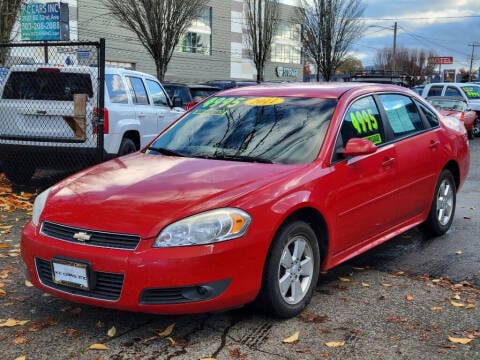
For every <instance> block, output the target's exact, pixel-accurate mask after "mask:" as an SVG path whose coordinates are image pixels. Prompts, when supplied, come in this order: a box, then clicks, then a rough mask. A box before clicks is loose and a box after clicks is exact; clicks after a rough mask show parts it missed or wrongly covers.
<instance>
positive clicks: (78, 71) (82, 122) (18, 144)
mask: <svg viewBox="0 0 480 360" xmlns="http://www.w3.org/2000/svg"><path fill="white" fill-rule="evenodd" d="M97 78H98V68H96V67H88V66H61V67H56V66H52V65H16V66H14V67H12V68H11V69H10V71H9V73H8V77H7V79H6V80H5V82H4V84H3V87H2V89H1V99H0V162H1V164H2V168H3V171H4V173H5V175H6V176H7V178H9V179H10V180H11V181H12V182H14V183H25V182H28V181H29V180H30V178H31V176H32V175H33V173H34V171H35V170H36V169H38V168H50V169H60V170H70V169H81V168H82V167H85V166H88V165H91V164H94V163H95V162H96V161H97V160H98V151H97V149H98V148H97V146H99V145H101V141H100V140H103V149H104V151H103V155H104V156H103V157H104V158H106V159H108V158H112V157H115V156H120V155H124V154H127V153H130V152H133V151H136V150H138V149H140V148H141V147H143V146H145V145H146V144H147V143H148V142H149V141H150V140H152V139H153V138H154V137H155V136H156V135H157V134H158V133H159V132H160V131H161V130H163V129H164V128H165V127H167V126H168V125H169V124H170V123H171V122H172V121H173V120H175V119H176V118H178V117H179V116H180V115H182V113H183V112H184V110H183V109H182V108H181V107H175V106H174V104H172V101H171V100H170V98H169V97H168V95H167V93H166V92H165V90H164V89H163V87H162V85H161V84H160V82H159V81H158V80H157V78H155V77H154V76H151V75H149V74H145V73H141V72H138V71H132V70H127V69H122V68H106V69H105V97H104V99H105V104H104V137H103V139H99V138H98V136H97V132H98V128H97V125H98V124H97V123H98V122H97V115H98V108H97V106H98V95H97V90H98V86H97Z"/></svg>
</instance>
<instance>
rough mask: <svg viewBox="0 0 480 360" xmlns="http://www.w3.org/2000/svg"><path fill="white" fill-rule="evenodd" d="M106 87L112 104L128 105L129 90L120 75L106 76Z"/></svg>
mask: <svg viewBox="0 0 480 360" xmlns="http://www.w3.org/2000/svg"><path fill="white" fill-rule="evenodd" d="M105 85H106V87H107V92H108V96H109V97H110V102H112V103H117V104H128V93H127V88H126V87H125V84H124V83H123V80H122V77H121V76H120V75H117V74H113V75H105Z"/></svg>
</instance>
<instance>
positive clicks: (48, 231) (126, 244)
mask: <svg viewBox="0 0 480 360" xmlns="http://www.w3.org/2000/svg"><path fill="white" fill-rule="evenodd" d="M40 232H41V233H42V234H43V235H46V236H48V237H52V238H55V239H58V240H63V241H68V242H72V243H77V244H82V245H90V246H98V247H105V248H112V249H124V250H135V248H136V247H137V245H138V243H139V242H140V237H139V236H137V235H129V234H116V233H107V232H101V231H91V230H86V229H79V228H74V227H70V226H66V225H59V224H55V223H51V222H48V221H44V222H43V223H42V229H41V230H40ZM78 233H85V234H88V235H90V239H89V240H88V241H80V240H77V239H76V238H74V235H75V234H78Z"/></svg>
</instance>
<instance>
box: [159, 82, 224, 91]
mask: <svg viewBox="0 0 480 360" xmlns="http://www.w3.org/2000/svg"><path fill="white" fill-rule="evenodd" d="M162 85H163V86H164V87H167V86H172V87H173V86H176V87H188V88H195V89H208V90H221V88H219V87H218V86H212V85H205V84H195V83H176V82H163V83H162Z"/></svg>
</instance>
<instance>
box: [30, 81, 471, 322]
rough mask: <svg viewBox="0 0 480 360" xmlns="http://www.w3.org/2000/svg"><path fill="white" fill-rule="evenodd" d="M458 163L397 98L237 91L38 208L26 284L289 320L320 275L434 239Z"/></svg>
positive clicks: (435, 128)
mask: <svg viewBox="0 0 480 360" xmlns="http://www.w3.org/2000/svg"><path fill="white" fill-rule="evenodd" d="M469 159H470V157H469V149H468V139H467V134H466V131H465V127H464V126H463V125H461V124H460V123H459V122H458V121H456V120H455V121H448V118H447V117H443V116H442V115H441V114H440V113H438V112H437V111H436V110H435V109H434V108H433V107H432V106H431V105H430V104H428V103H427V102H426V101H424V100H423V99H421V98H420V97H419V96H418V95H416V94H414V93H413V92H412V91H410V90H408V89H405V88H401V87H398V86H393V85H379V84H361V83H347V82H345V83H325V84H321V83H315V84H306V83H304V84H300V83H296V84H280V85H268V86H262V85H259V86H251V87H241V88H234V89H230V90H225V91H222V92H219V93H217V94H215V95H213V96H211V97H210V98H208V99H206V100H205V101H203V102H202V103H200V104H198V105H197V106H196V107H195V108H194V109H192V110H190V111H189V112H187V113H186V114H185V115H184V116H183V117H182V118H180V119H179V120H178V121H176V122H175V125H174V126H171V127H169V128H168V129H166V130H165V131H164V132H162V133H161V134H160V135H159V137H157V138H156V139H155V140H154V141H153V142H152V143H151V144H149V146H148V148H145V149H143V150H142V151H140V152H136V153H134V154H129V155H127V156H123V157H121V158H118V159H114V160H111V161H109V162H106V163H103V164H100V165H97V166H95V167H92V168H89V169H87V170H84V171H82V172H80V173H77V174H75V175H74V176H72V177H71V178H69V179H66V180H64V181H62V182H60V183H58V184H56V185H54V186H53V187H51V188H49V189H47V190H46V191H45V192H43V193H41V194H39V195H38V196H37V197H36V200H35V204H34V206H33V215H32V220H31V221H30V222H29V223H28V224H27V225H26V226H25V227H24V229H23V232H22V241H21V253H22V257H23V260H24V262H25V264H26V267H27V269H28V276H29V278H30V281H31V282H32V284H34V285H35V286H36V287H38V288H40V289H41V290H43V291H45V292H48V293H51V294H54V295H56V296H59V297H62V298H65V299H68V300H71V301H75V302H79V303H85V304H90V305H94V306H102V307H109V308H116V309H122V310H130V311H140V312H152V313H159V314H179V313H198V312H210V311H214V310H219V309H229V308H234V307H237V306H240V305H242V304H246V303H249V302H252V301H256V303H257V305H258V306H259V307H260V308H263V309H265V310H266V311H268V312H270V313H272V314H274V315H276V316H280V317H291V316H295V315H297V314H299V313H300V312H301V311H303V309H304V308H305V307H306V306H307V305H308V303H309V302H310V299H311V298H312V294H313V292H314V290H315V287H316V286H317V280H318V276H319V273H320V271H326V270H328V269H331V268H333V267H335V266H336V265H338V264H340V263H342V262H344V261H347V260H348V259H351V258H352V257H354V256H356V255H358V254H360V253H363V252H365V251H368V250H370V249H371V248H372V247H374V246H376V245H379V244H381V243H383V242H384V241H386V240H388V239H391V238H393V237H394V236H397V235H399V234H402V233H404V232H405V231H407V230H408V229H410V228H412V227H414V226H417V225H421V226H422V228H423V229H424V230H425V231H426V232H427V233H428V234H429V235H441V234H444V233H445V232H446V231H447V230H448V229H449V228H450V226H451V224H452V221H453V219H454V213H455V204H456V194H457V191H458V190H459V189H460V187H461V186H462V184H463V183H464V181H465V178H466V176H467V173H468V168H469ZM79 209H81V211H79Z"/></svg>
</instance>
